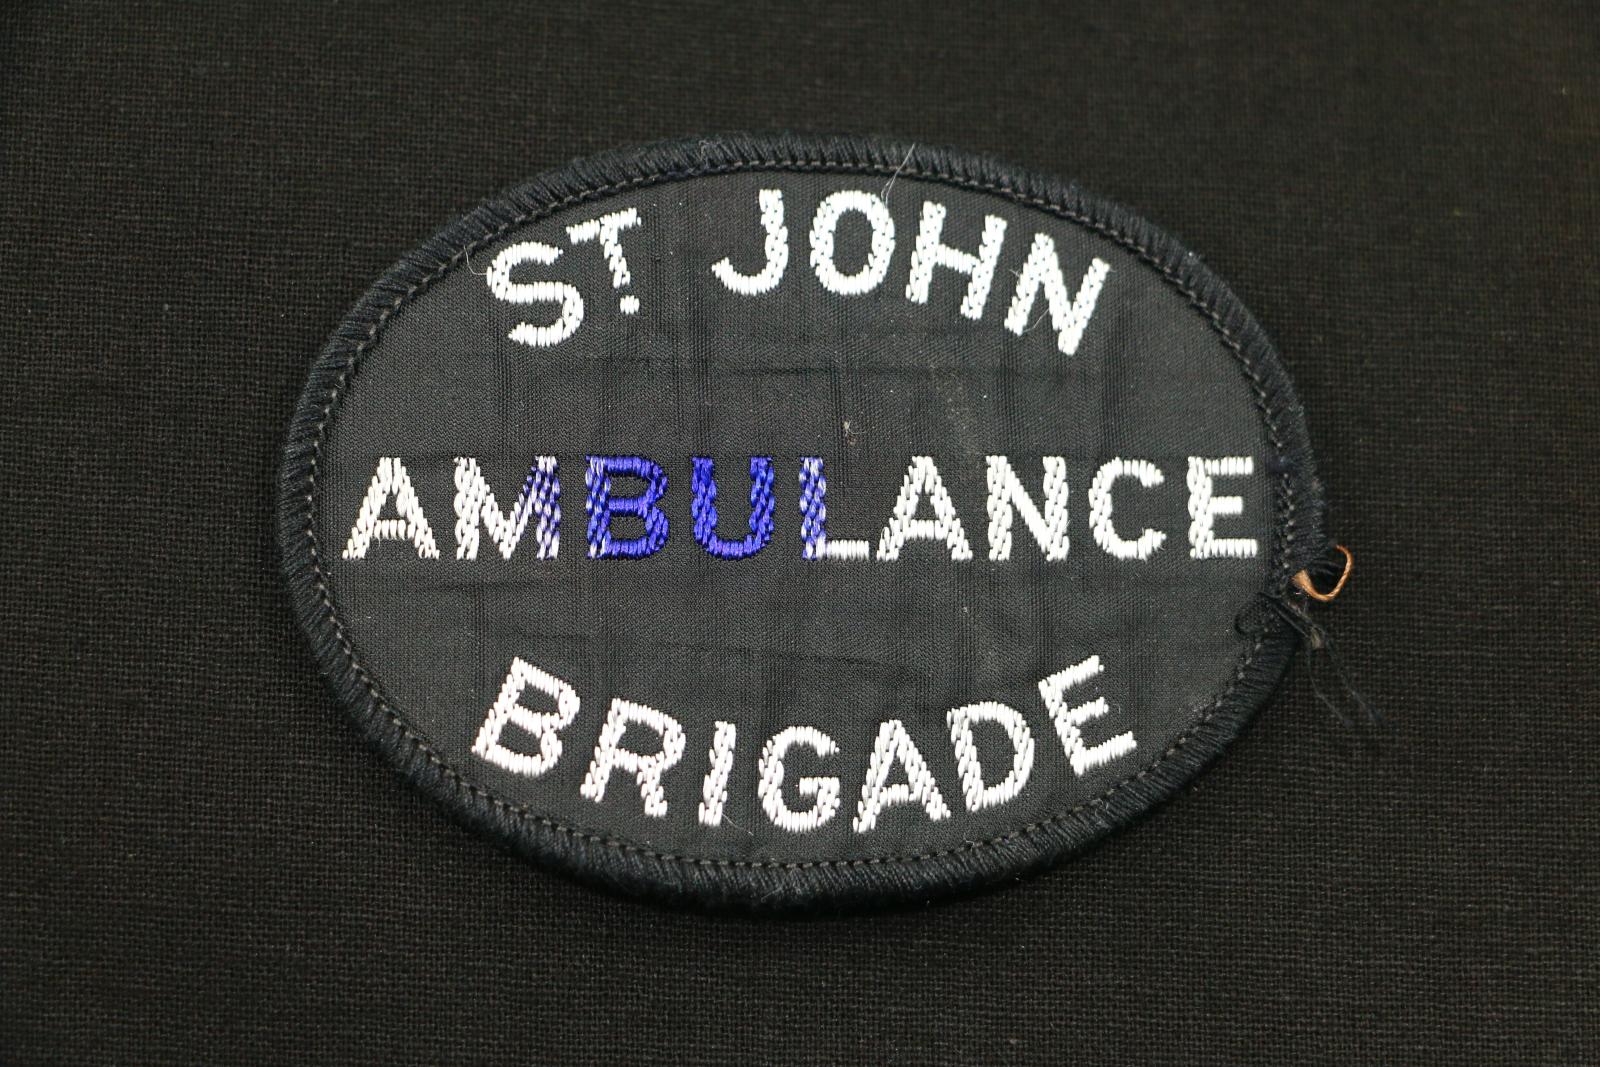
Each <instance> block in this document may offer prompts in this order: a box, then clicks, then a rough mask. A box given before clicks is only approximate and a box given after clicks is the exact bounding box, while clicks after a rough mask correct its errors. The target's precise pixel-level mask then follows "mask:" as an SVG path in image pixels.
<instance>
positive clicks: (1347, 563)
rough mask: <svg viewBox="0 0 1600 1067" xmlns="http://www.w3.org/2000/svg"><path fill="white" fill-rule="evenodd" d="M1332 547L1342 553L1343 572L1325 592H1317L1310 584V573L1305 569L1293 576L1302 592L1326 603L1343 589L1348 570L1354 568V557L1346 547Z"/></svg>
mask: <svg viewBox="0 0 1600 1067" xmlns="http://www.w3.org/2000/svg"><path fill="white" fill-rule="evenodd" d="M1333 547H1334V548H1337V549H1338V550H1339V551H1340V552H1343V553H1344V573H1343V574H1341V575H1339V580H1338V581H1337V582H1335V583H1334V585H1333V588H1332V589H1330V590H1328V591H1327V592H1326V593H1322V592H1318V591H1317V587H1316V586H1314V585H1312V584H1311V575H1310V574H1308V573H1307V572H1305V571H1301V572H1300V573H1299V574H1297V575H1295V576H1294V584H1295V585H1296V586H1298V587H1299V589H1300V591H1301V592H1302V593H1304V594H1305V595H1306V596H1308V597H1310V598H1311V599H1312V600H1316V601H1319V602H1321V603H1323V604H1326V603H1327V602H1328V601H1330V600H1332V599H1333V598H1334V597H1336V596H1338V595H1339V592H1340V591H1341V590H1342V589H1344V583H1345V582H1348V581H1349V580H1350V572H1351V571H1352V570H1354V569H1355V566H1356V558H1355V556H1353V555H1352V554H1351V553H1350V550H1349V549H1348V548H1346V547H1344V546H1343V545H1334V546H1333Z"/></svg>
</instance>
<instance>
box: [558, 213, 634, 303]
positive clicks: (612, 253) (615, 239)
mask: <svg viewBox="0 0 1600 1067" xmlns="http://www.w3.org/2000/svg"><path fill="white" fill-rule="evenodd" d="M637 225H639V212H638V210H637V209H635V208H631V207H630V208H626V209H625V210H622V211H613V212H611V213H609V214H606V215H601V216H600V217H599V218H597V219H589V220H588V221H586V222H577V223H573V224H572V225H571V226H568V227H567V240H569V241H571V242H572V243H573V244H575V245H580V244H584V243H586V242H588V241H594V240H598V241H599V242H600V250H601V251H603V252H604V253H605V256H606V266H608V267H610V268H611V288H613V289H621V288H622V287H623V286H624V285H627V284H628V283H629V282H630V281H632V280H633V275H632V274H630V273H629V271H628V259H627V257H626V256H624V255H623V254H622V237H621V234H622V231H623V230H628V229H632V228H633V227H635V226H637Z"/></svg>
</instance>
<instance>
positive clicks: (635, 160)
mask: <svg viewBox="0 0 1600 1067" xmlns="http://www.w3.org/2000/svg"><path fill="white" fill-rule="evenodd" d="M280 519H281V528H280V535H281V540H282V548H283V555H284V561H285V567H286V571H287V576H288V580H289V585H290V588H291V590H292V594H293V596H294V599H295V603H296V607H297V611H298V615H299V619H300V622H301V624H302V626H303V627H304V628H305V631H306V632H307V634H308V635H309V636H310V639H311V643H312V645H313V647H314V649H315V651H316V654H317V656H318V658H319V660H320V662H321V666H322V668H323V670H324V672H325V673H326V675H327V677H328V678H329V680H330V682H331V684H332V686H333V689H334V690H335V692H336V693H337V695H338V697H339V699H340V700H341V702H342V703H343V704H344V706H345V707H346V708H348V709H349V711H350V712H351V713H353V714H354V716H355V717H356V719H357V720H358V722H359V723H360V724H361V726H362V728H363V729H364V730H365V732H366V733H367V734H368V736H369V737H370V738H371V739H372V740H373V741H374V742H375V743H376V744H377V746H378V747H379V748H380V749H381V750H382V751H383V752H384V753H386V754H387V755H388V757H389V758H390V759H391V760H392V761H393V762H394V763H396V764H397V765H398V766H399V767H400V768H401V769H402V770H403V772H404V773H405V774H406V775H407V776H408V777H409V778H410V779H411V780H412V781H413V782H415V783H416V784H417V785H419V786H420V787H422V788H423V789H424V790H426V791H427V792H428V793H430V794H432V795H433V796H435V797H437V798H439V799H441V800H442V801H443V802H444V803H446V804H447V805H448V806H450V807H451V808H452V809H453V810H454V811H455V812H457V813H458V815H459V816H460V817H462V818H463V819H464V820H465V821H467V822H468V823H469V824H471V825H472V826H475V827H477V828H479V829H481V830H483V831H486V832H487V833H489V834H491V835H493V836H494V837H495V838H497V839H499V840H500V841H502V842H504V843H506V844H508V845H510V846H511V847H513V848H515V849H516V850H518V851H519V852H522V853H524V854H526V855H528V856H530V857H532V858H534V859H536V860H539V861H542V862H544V863H547V864H549V865H553V866H555V867H558V868H561V869H564V870H566V871H568V872H571V873H575V874H578V875H580V876H582V877H585V878H587V879H589V880H591V881H597V882H601V883H604V884H607V885H610V886H614V887H619V888H624V889H627V890H631V891H640V892H649V893H653V894H655V895H659V896H668V897H679V898H694V899H697V900H701V901H706V902H736V903H748V904H762V905H793V904H799V903H807V902H817V901H822V900H828V901H833V902H841V901H846V900H854V901H862V900H869V899H881V898H888V897H911V896H927V895H931V894H935V893H939V892H944V891H947V890H950V889H953V888H957V887H963V886H969V885H973V884H977V883H981V882H985V881H991V880H994V879H997V878H1001V877H1005V876H1009V875H1014V874H1017V873H1019V872H1021V871H1023V870H1025V869H1029V868H1033V867H1036V866H1039V865H1040V864H1042V863H1045V862H1048V861H1050V860H1052V859H1054V858H1057V857H1059V856H1061V855H1063V854H1065V853H1068V852H1070V851H1072V850H1075V849H1078V848H1081V847H1082V846H1084V845H1086V844H1087V843H1089V842H1091V841H1093V840H1095V839H1096V838H1098V837H1100V836H1102V835H1103V834H1105V833H1107V832H1108V831H1110V830H1111V829H1113V828H1115V827H1117V826H1118V825H1120V824H1122V823H1125V822H1127V821H1128V820H1129V819H1131V818H1132V817H1133V816H1135V815H1137V814H1138V813H1140V812H1141V811H1143V810H1145V809H1146V808H1148V807H1149V806H1150V805H1152V804H1153V803H1155V802H1156V801H1158V800H1160V799H1161V798H1163V797H1165V796H1166V795H1168V794H1170V793H1172V792H1173V791H1174V790H1175V789H1176V788H1178V787H1179V786H1180V785H1182V784H1183V783H1184V782H1185V781H1186V780H1188V779H1189V778H1190V777H1191V776H1193V775H1194V774H1195V773H1196V772H1197V771H1198V770H1199V769H1200V768H1201V767H1202V766H1204V765H1205V764H1206V763H1207V762H1208V761H1209V760H1210V759H1212V758H1213V757H1214V756H1215V755H1216V754H1217V753H1218V752H1219V751H1220V750H1221V748H1222V747H1223V745H1224V744H1225V743H1226V742H1227V741H1228V740H1229V739H1230V738H1231V737H1232V736H1234V734H1235V733H1236V732H1237V731H1238V730H1239V729H1240V727H1241V726H1242V725H1243V724H1244V723H1245V722H1246V721H1247V720H1248V718H1249V717H1250V716H1251V714H1252V713H1253V712H1254V711H1255V710H1256V708H1257V707H1258V706H1259V705H1260V704H1261V703H1262V702H1263V701H1264V700H1265V699H1266V697H1267V695H1268V694H1269V693H1270V691H1271V689H1272V687H1273V686H1274V685H1275V683H1276V682H1277V680H1278V678H1279V676H1280V675H1281V673H1282V671H1283V668H1284V666H1285V664H1286V662H1287V660H1288V658H1289V655H1290V653H1291V651H1292V650H1293V647H1294V641H1295V637H1294V632H1293V630H1292V629H1291V628H1290V627H1289V626H1287V625H1286V624H1285V622H1284V621H1283V620H1282V618H1281V617H1280V615H1279V613H1277V612H1274V611H1273V610H1271V606H1272V602H1273V601H1275V600H1279V601H1281V600H1283V599H1284V598H1286V597H1288V596H1290V595H1292V594H1291V593H1290V592H1289V590H1288V586H1289V582H1290V579H1291V576H1292V575H1294V574H1296V573H1297V572H1299V571H1300V570H1301V569H1302V568H1304V567H1305V566H1306V565H1307V564H1308V563H1309V562H1310V561H1312V560H1314V559H1316V558H1317V557H1318V556H1319V555H1320V554H1321V553H1322V552H1323V550H1324V549H1325V548H1326V542H1325V540H1324V537H1323V533H1322V530H1321V503H1320V496H1319V493H1318V489H1317V485H1316V481H1315V477H1314V473H1313V469H1312V457H1311V452H1310V448H1309V445H1308V442H1307V438H1306V431H1305V426H1304V420H1303V417H1302V414H1301V411H1300V408H1299V405H1298V404H1297V403H1296V401H1295V399H1294V395H1293V392H1292V390H1291V387H1290V384H1289V381H1288V378H1287V377H1286V375H1285V374H1284V371H1283V368H1282V366H1281V365H1280V363H1279V361H1278V358H1277V356H1276V355H1275V353H1274V351H1273V349H1272V347H1271V346H1270V344H1269V342H1268V340H1267V339H1266V337H1265V335H1264V334H1263V332H1262V330H1261V329H1260V327H1259V326H1258V325H1257V324H1256V323H1255V321H1254V320H1253V319H1252V318H1251V317H1250V315H1249V314H1248V313H1247V312H1246V311H1245V310H1244V308H1243V307H1242V306H1241V305H1240V304H1239V303H1238V301H1237V300H1236V299H1235V298H1234V296H1233V295H1232V294H1231V293H1230V292H1229V291H1228V289H1227V288H1226V287H1225V286H1224V285H1223V284H1222V283H1221V282H1220V281H1218V280H1217V279H1216V278H1215V277H1214V276H1212V274H1211V273H1210V272H1209V271H1208V270H1207V269H1206V268H1205V267H1204V266H1203V265H1202V264H1201V263H1200V261H1199V260H1198V259H1197V258H1196V257H1195V256H1193V255H1192V254H1190V253H1188V252H1186V251H1185V250H1184V249H1183V248H1182V247H1180V246H1179V245H1178V243H1177V242H1176V241H1174V240H1173V239H1172V238H1170V237H1168V236H1166V235H1165V234H1163V233H1161V232H1160V231H1158V230H1156V229H1155V228H1154V227H1152V226H1150V225H1149V224H1147V223H1145V222H1143V221H1142V220H1140V219H1139V218H1137V217H1135V216H1133V215H1131V214H1129V213H1127V212H1126V211H1124V210H1122V209H1120V208H1117V207H1114V206H1112V205H1110V204H1107V203H1105V202H1103V201H1099V200H1096V199H1094V198H1092V197H1090V196H1088V195H1086V194H1084V193H1083V192H1081V191H1079V190H1078V189H1077V188H1076V187H1074V186H1071V185H1065V184H1061V183H1058V182H1055V181H1051V180H1048V179H1041V178H1037V177H1034V176H1031V175H1028V174H1025V173H1022V172H1019V171H1017V170H1015V169H1012V168H1008V167H1005V166H1002V165H1000V164H997V163H994V162H992V161H989V160H986V159H981V158H975V157H969V156H963V155H960V154H956V153H952V152H947V151H937V150H928V149H924V148H920V147H908V146H906V145H896V144H892V143H883V142H877V141H870V140H837V139H830V140H822V139H802V138H766V139H762V138H725V139H719V140H715V141H704V142H694V143H690V144H683V145H666V146H656V147H652V148H646V149H640V150H637V151H634V152H631V153H625V154H616V155H611V156H607V157H604V158H600V159H595V160H589V161H586V162H583V163H580V164H574V165H573V166H572V167H570V168H568V169H566V170H564V171H561V172H559V173H556V174H553V175H549V176H546V177H544V178H541V179H538V180H536V181H533V182H531V183H529V184H527V185H524V186H522V187H521V188H518V189H516V190H514V191H512V192H510V193H508V194H506V195H504V196H502V197H500V198H497V199H495V200H492V201H490V202H488V203H486V204H485V205H483V206H482V207H480V208H478V209H477V210H475V211H473V212H472V213H471V214H469V215H467V216H466V217H465V218H463V219H461V220H459V221H458V222H455V223H452V224H451V225H450V226H448V227H447V228H446V229H445V230H444V231H443V232H441V233H440V234H438V235H437V236H436V237H434V238H433V239H432V240H430V241H428V242H427V243H425V244H423V245H422V246H421V247H420V248H418V249H417V250H416V251H415V252H414V253H412V254H410V255H409V256H407V257H406V258H405V259H404V260H403V261H401V262H400V263H399V264H398V265H397V266H396V267H394V268H393V269H392V270H391V271H390V272H389V273H388V274H387V275H386V276H385V277H384V278H383V279H382V280H381V281H380V282H379V283H378V284H377V285H376V286H375V287H374V288H373V289H372V290H371V291H370V292H369V293H368V294H367V295H366V297H364V298H363V299H362V300H361V302H360V303H359V304H358V305H357V306H356V308H355V310H354V311H353V312H352V313H351V314H350V316H349V318H348V320H347V321H346V322H345V323H344V324H343V325H342V326H340V327H339V329H338V330H337V331H335V333H334V335H333V338H332V340H331V341H330V342H329V343H328V346H327V348H326V350H325V351H324V352H323V353H322V355H321V357H320V358H319V359H318V360H317V362H316V365H315V367H314V368H313V370H312V372H311V377H310V381H309V383H308V384H307V386H306V389H305V393H304V397H303V399H302V401H301V404H300V407H299V411H298V414H297V415H296V418H295V421H294V423H293V426H292V428H291V429H290V432H289V438H288V442H287V445H286V448H285V455H284V465H283V476H282V495H281V513H280Z"/></svg>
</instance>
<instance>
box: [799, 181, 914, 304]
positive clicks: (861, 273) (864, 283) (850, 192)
mask: <svg viewBox="0 0 1600 1067" xmlns="http://www.w3.org/2000/svg"><path fill="white" fill-rule="evenodd" d="M848 211H854V212H858V213H860V214H862V215H864V216H866V219H867V222H868V223H870V224H871V226H872V247H871V250H870V251H869V252H868V253H867V261H866V263H864V264H862V266H861V269H860V270H858V271H857V272H856V273H854V274H844V273H842V272H841V271H840V270H839V267H838V265H837V264H836V263H834V260H833V251H834V250H833V237H834V231H835V230H837V229H838V227H839V219H840V218H841V217H842V216H843V215H844V214H845V213H846V212H848ZM893 255H894V219H893V218H892V217H890V215H889V209H888V207H887V206H885V204H884V202H883V201H882V200H881V199H879V198H878V197H877V196H874V195H873V194H872V193H864V192H862V191H861V190H859V189H843V190H840V191H839V192H837V193H830V194H829V195H827V196H825V197H823V199H822V203H820V204H818V205H817V213H816V215H814V216H813V217H812V219H811V270H812V272H813V273H815V274H816V276H817V281H818V282H820V283H822V287H823V288H824V289H826V290H828V291H829V292H830V293H838V294H839V295H840V296H859V295H861V294H862V293H870V292H872V290H874V289H876V288H877V287H878V283H880V282H882V281H883V278H884V275H886V274H888V273H889V260H890V259H891V258H892V257H893Z"/></svg>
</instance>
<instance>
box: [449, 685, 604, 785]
mask: <svg viewBox="0 0 1600 1067" xmlns="http://www.w3.org/2000/svg"><path fill="white" fill-rule="evenodd" d="M529 688H532V689H536V690H538V691H539V692H541V693H544V694H546V695H547V696H550V697H553V698H554V699H555V702H556V710H555V711H554V712H549V711H532V710H530V709H528V708H526V707H524V706H523V704H522V702H521V699H520V698H521V696H522V694H523V692H524V691H525V690H527V689H529ZM577 717H578V693H577V691H576V690H575V689H573V688H572V686H570V685H568V684H567V683H566V682H563V681H562V680H561V679H560V678H557V677H555V676H554V675H550V674H546V673H545V672H544V671H541V670H540V669H539V668H538V667H535V666H533V665H532V664H531V663H527V662H524V661H523V660H522V659H521V658H513V659H512V660H511V670H510V671H508V672H507V673H506V680H505V683H504V684H503V685H501V687H500V696H499V697H498V698H497V699H496V700H495V702H494V705H493V706H492V707H491V708H490V709H489V714H488V716H487V717H486V718H485V719H484V720H483V725H482V726H481V727H479V729H478V737H477V740H476V741H474V742H473V744H472V751H473V754H474V755H477V756H480V757H482V758H483V759H486V760H488V761H489V762H490V763H493V764H495V765H496V766H500V767H504V768H505V769H506V770H508V771H510V772H512V773H513V774H526V775H529V776H530V777H537V776H538V775H541V774H543V773H544V772H545V771H548V770H549V769H550V768H551V767H554V766H555V765H556V761H557V760H558V759H560V758H561V737H560V732H561V731H562V730H564V729H566V728H567V727H568V726H571V725H572V721H573V720H574V719H576V718H577ZM507 722H510V723H513V724H515V725H516V726H517V728H518V729H520V730H523V731H525V732H527V733H529V734H531V735H532V736H533V737H535V738H537V739H538V742H539V751H538V752H537V753H534V754H531V755H530V754H528V753H526V752H516V751H513V750H512V749H509V748H506V747H505V746H504V745H502V744H501V743H500V734H501V732H502V731H503V730H504V729H505V727H506V723H507Z"/></svg>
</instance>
